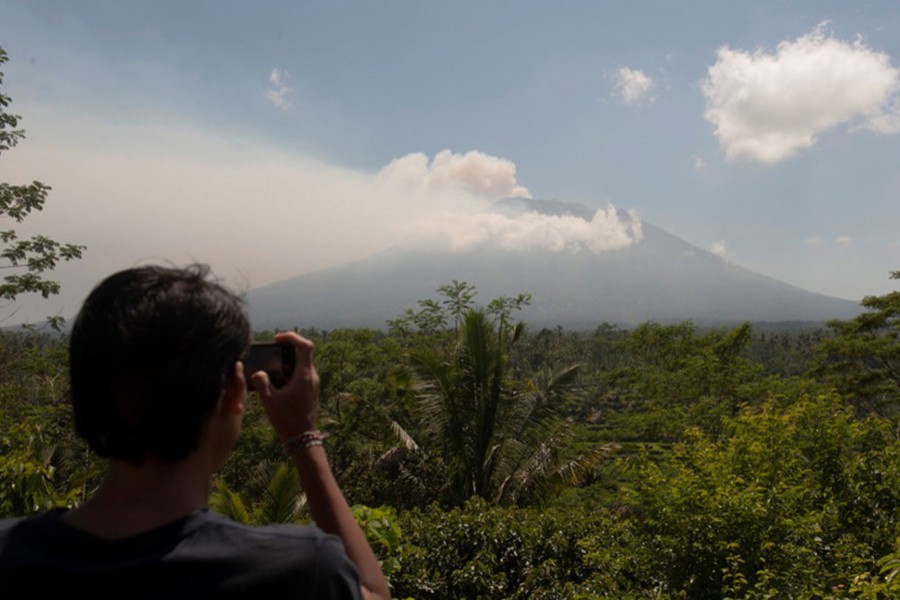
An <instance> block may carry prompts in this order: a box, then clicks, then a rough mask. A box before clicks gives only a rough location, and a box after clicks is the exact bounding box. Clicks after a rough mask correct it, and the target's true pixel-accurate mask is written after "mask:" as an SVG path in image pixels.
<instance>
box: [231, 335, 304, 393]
mask: <svg viewBox="0 0 900 600" xmlns="http://www.w3.org/2000/svg"><path fill="white" fill-rule="evenodd" d="M296 362H297V355H296V354H295V353H294V347H293V346H291V345H290V344H278V343H275V342H271V343H266V344H252V345H251V346H250V352H248V353H247V356H246V357H244V378H245V379H246V380H247V389H248V390H252V389H253V383H252V382H251V381H250V376H251V375H252V374H253V373H256V372H257V371H265V372H266V373H268V374H269V381H270V382H271V383H272V387H275V388H280V387H282V386H283V385H284V384H286V383H287V382H288V380H289V379H290V378H291V375H293V374H294V365H295V364H296Z"/></svg>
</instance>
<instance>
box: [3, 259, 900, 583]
mask: <svg viewBox="0 0 900 600" xmlns="http://www.w3.org/2000/svg"><path fill="white" fill-rule="evenodd" d="M893 275H894V276H895V277H897V276H898V273H894V274H893ZM529 300H530V299H529V297H528V295H527V294H523V295H520V296H517V297H503V298H496V299H492V300H490V301H488V302H485V303H482V302H481V299H480V298H478V296H477V294H476V290H475V289H474V288H473V287H471V286H469V285H468V284H466V283H465V282H459V281H454V282H452V283H451V284H448V285H446V286H443V287H441V288H439V290H437V292H436V297H435V298H434V299H427V300H422V301H420V302H419V304H418V305H417V306H416V307H415V308H410V309H408V310H406V312H404V313H402V314H401V315H399V316H398V318H396V319H395V320H393V321H390V322H389V323H388V324H387V327H386V329H385V330H384V331H375V330H363V329H338V330H331V331H320V330H315V329H307V330H303V331H302V333H304V334H305V335H307V336H308V337H310V338H312V339H313V340H314V341H315V342H316V358H315V360H316V365H317V368H318V370H319V373H320V376H321V381H322V391H321V417H320V423H321V426H322V428H323V429H324V430H325V431H327V432H328V433H329V434H330V436H329V437H328V439H327V440H326V441H325V444H326V447H327V450H328V453H329V457H330V461H331V463H332V467H333V470H334V472H335V474H336V476H337V478H338V480H339V481H340V482H341V484H342V486H343V488H344V491H345V494H346V495H347V497H348V499H349V500H350V502H351V504H353V505H354V507H355V508H354V512H355V514H356V516H357V518H358V519H359V520H360V522H361V523H362V525H363V527H364V529H365V531H366V533H367V535H368V536H369V538H370V540H371V541H372V543H373V546H374V547H375V548H376V552H377V553H378V555H379V558H380V559H381V561H382V566H383V568H384V571H385V573H386V574H387V576H388V578H389V581H390V584H391V586H392V588H393V594H394V596H395V597H397V598H415V599H417V600H425V599H438V598H448V599H451V598H452V599H456V598H473V599H474V598H547V599H550V598H580V599H588V598H889V597H898V596H900V575H898V573H900V521H898V516H900V440H898V435H900V342H898V337H897V336H898V334H900V292H894V293H891V294H888V295H885V296H879V297H869V298H866V300H865V301H864V306H863V308H862V309H861V310H862V311H863V312H862V313H861V314H860V316H859V317H857V318H855V319H853V320H850V321H836V322H832V323H829V324H828V325H827V327H822V328H818V329H808V328H807V329H802V328H799V327H796V328H782V329H777V328H759V327H756V328H755V327H753V326H751V325H750V324H749V323H746V324H742V325H740V326H736V327H729V328H722V329H702V328H699V327H697V326H695V325H694V324H692V323H690V322H684V323H656V322H647V323H644V324H641V325H640V326H637V327H634V328H631V329H625V328H622V327H618V326H615V325H611V324H604V325H601V326H599V327H597V328H596V329H595V330H594V331H590V332H575V331H565V330H563V329H562V328H556V329H542V330H540V331H532V330H530V329H529V328H528V326H527V324H526V323H521V322H519V321H518V320H517V318H516V315H517V313H518V311H519V309H520V308H522V307H523V306H524V305H525V304H527V303H528V302H529ZM271 334H272V332H258V333H257V334H256V336H257V337H258V338H259V339H261V340H263V339H265V340H267V339H268V338H270V337H271ZM66 352H67V350H66V340H65V337H64V336H58V335H55V334H54V335H49V334H40V333H34V332H20V333H5V334H3V336H2V337H0V354H2V356H0V436H2V437H0V516H22V515H28V514H33V513H36V512H39V511H43V510H45V509H47V508H49V507H52V506H60V505H63V506H73V505H76V504H78V503H79V502H80V501H82V499H84V498H85V496H86V495H87V494H88V493H90V491H91V490H92V488H93V487H94V486H96V485H97V483H98V480H99V477H101V475H102V464H101V463H100V462H99V461H98V460H97V459H95V458H94V457H92V456H91V455H90V453H89V452H88V451H87V450H86V448H85V446H84V445H83V444H82V443H80V441H79V440H78V439H77V438H76V437H75V436H74V434H73V428H72V424H71V416H70V411H69V406H68V401H67V386H68V381H67V373H66V362H67V361H66ZM173 418H177V415H173ZM211 506H212V507H213V508H215V509H216V510H219V511H221V512H223V513H225V514H227V515H229V516H230V517H232V518H234V519H236V520H239V521H243V522H247V523H267V522H304V521H305V520H307V519H308V516H307V513H306V510H305V505H304V500H303V494H302V489H301V488H300V485H299V482H298V478H297V475H296V472H295V471H294V470H293V469H292V468H291V467H290V463H289V461H288V459H287V457H286V455H285V453H284V451H283V450H282V448H281V446H280V444H279V442H278V440H277V438H276V437H275V435H274V433H273V432H272V430H271V428H270V427H269V426H268V424H267V421H266V419H265V416H264V414H263V411H262V408H261V407H260V405H259V403H258V402H254V398H253V397H252V396H251V398H250V400H249V407H248V414H247V416H246V418H245V422H244V430H243V433H242V435H241V438H240V440H239V442H238V446H237V448H236V450H235V452H234V454H233V455H232V457H231V458H230V460H229V462H228V463H227V464H226V465H225V467H224V468H223V470H222V472H221V473H220V474H219V477H218V479H217V480H216V482H215V485H214V489H212V490H211Z"/></svg>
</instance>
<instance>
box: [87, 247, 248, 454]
mask: <svg viewBox="0 0 900 600" xmlns="http://www.w3.org/2000/svg"><path fill="white" fill-rule="evenodd" d="M208 276H209V268H208V267H206V266H204V265H192V266H190V267H188V268H186V269H174V268H165V267H158V266H147V267H138V268H134V269H129V270H126V271H121V272H119V273H115V274H114V275H111V276H110V277H108V278H107V279H105V280H104V281H103V282H101V283H100V285H98V286H97V287H96V288H94V290H93V291H92V292H91V294H90V296H88V298H87V300H85V302H84V305H83V306H82V308H81V311H80V312H79V314H78V317H77V318H76V320H75V324H74V326H73V328H72V335H71V340H70V344H69V365H70V376H71V383H72V391H71V393H72V405H73V407H74V411H75V428H76V431H77V432H78V434H79V435H80V436H81V437H82V438H84V439H85V441H87V443H88V444H89V445H90V447H91V448H92V449H93V450H94V451H95V452H96V453H97V454H99V455H100V456H103V457H107V458H119V459H123V460H127V461H128V462H130V463H132V464H135V465H140V464H141V463H142V462H143V460H144V458H145V457H146V456H147V455H148V454H149V455H152V456H154V457H156V458H157V459H159V460H161V461H164V462H173V461H177V460H181V459H183V458H185V457H187V455H188V454H190V453H191V452H192V451H193V450H194V449H196V448H197V446H198V443H199V440H200V437H201V435H202V434H203V430H204V424H205V423H206V421H207V420H208V419H209V417H210V416H211V415H212V413H213V411H214V410H215V408H216V406H217V404H218V402H219V398H220V397H221V395H222V391H223V386H224V382H225V377H226V376H227V374H228V373H229V372H230V371H231V370H232V369H233V368H234V363H235V361H237V360H240V358H241V357H242V356H243V355H244V353H245V352H246V351H247V349H248V347H249V344H250V325H249V323H248V321H247V316H246V313H245V311H244V304H243V302H242V300H241V299H240V298H239V297H237V296H236V295H235V294H233V293H232V292H230V291H228V290H227V289H225V288H224V287H222V286H221V285H219V284H218V283H216V282H214V281H211V280H210V279H209V278H208Z"/></svg>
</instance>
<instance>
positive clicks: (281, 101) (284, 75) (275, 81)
mask: <svg viewBox="0 0 900 600" xmlns="http://www.w3.org/2000/svg"><path fill="white" fill-rule="evenodd" d="M289 77H290V75H289V74H288V72H287V71H285V70H284V69H272V72H271V73H269V83H270V84H271V86H272V87H271V89H269V90H266V98H268V99H269V102H271V103H272V104H274V105H275V106H276V107H278V108H279V109H280V110H288V109H289V108H291V106H293V104H294V99H293V97H294V88H293V87H291V86H290V85H288V83H287V82H288V79H289Z"/></svg>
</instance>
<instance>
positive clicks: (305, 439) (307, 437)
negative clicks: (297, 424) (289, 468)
mask: <svg viewBox="0 0 900 600" xmlns="http://www.w3.org/2000/svg"><path fill="white" fill-rule="evenodd" d="M326 437H328V434H327V433H322V432H321V431H304V432H303V433H300V434H298V435H295V436H294V437H292V438H290V439H288V440H287V441H285V442H284V449H285V450H287V451H288V452H289V453H290V452H294V451H295V450H307V449H309V448H312V447H313V446H321V445H322V440H324V439H325V438H326Z"/></svg>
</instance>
